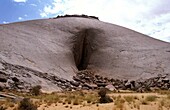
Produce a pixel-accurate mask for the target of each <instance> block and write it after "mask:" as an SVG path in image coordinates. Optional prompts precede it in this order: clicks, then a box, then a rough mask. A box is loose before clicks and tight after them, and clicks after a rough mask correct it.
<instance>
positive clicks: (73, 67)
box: [0, 16, 170, 91]
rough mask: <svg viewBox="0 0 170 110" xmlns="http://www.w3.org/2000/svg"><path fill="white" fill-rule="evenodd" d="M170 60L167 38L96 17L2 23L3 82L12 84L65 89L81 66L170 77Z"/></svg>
mask: <svg viewBox="0 0 170 110" xmlns="http://www.w3.org/2000/svg"><path fill="white" fill-rule="evenodd" d="M169 65H170V44H169V43H165V42H162V41H159V40H156V39H153V38H150V37H148V36H146V35H143V34H140V33H138V32H135V31H133V30H129V29H127V28H124V27H120V26H117V25H113V24H109V23H105V22H102V21H99V20H98V18H97V17H93V16H92V17H87V16H84V17H81V16H68V17H58V18H57V19H56V18H55V19H42V20H33V21H26V22H18V23H11V24H5V25H0V86H5V87H8V88H17V89H18V88H20V89H21V90H22V89H24V90H27V89H29V88H30V87H31V86H34V85H41V86H42V88H43V90H45V91H53V90H61V89H62V88H64V86H63V83H64V82H62V81H65V82H68V83H70V82H71V81H73V76H76V73H78V72H79V71H83V70H88V71H93V73H94V74H98V75H100V76H102V77H108V78H113V79H119V80H122V79H123V80H127V79H128V80H138V79H141V78H142V79H147V78H152V77H157V76H158V74H162V75H165V74H166V77H167V78H169V75H170V68H169ZM58 82H60V83H58ZM62 86H63V87H62Z"/></svg>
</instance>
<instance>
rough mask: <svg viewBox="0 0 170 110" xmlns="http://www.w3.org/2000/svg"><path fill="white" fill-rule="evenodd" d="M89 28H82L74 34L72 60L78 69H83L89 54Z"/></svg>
mask: <svg viewBox="0 0 170 110" xmlns="http://www.w3.org/2000/svg"><path fill="white" fill-rule="evenodd" d="M91 52H92V51H91V46H90V41H89V30H83V31H81V32H79V33H78V34H77V35H76V42H75V44H74V48H73V54H74V60H75V64H76V66H77V68H78V70H85V69H86V68H87V66H88V62H89V59H90V56H91Z"/></svg>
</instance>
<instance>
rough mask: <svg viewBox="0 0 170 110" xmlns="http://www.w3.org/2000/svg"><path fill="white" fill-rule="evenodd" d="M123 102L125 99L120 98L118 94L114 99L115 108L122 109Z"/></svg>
mask: <svg viewBox="0 0 170 110" xmlns="http://www.w3.org/2000/svg"><path fill="white" fill-rule="evenodd" d="M124 103H125V100H124V99H123V98H121V97H120V96H118V97H117V99H116V100H115V103H114V105H115V106H116V108H119V109H120V110H122V109H123V107H124Z"/></svg>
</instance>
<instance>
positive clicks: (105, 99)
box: [98, 88, 113, 103]
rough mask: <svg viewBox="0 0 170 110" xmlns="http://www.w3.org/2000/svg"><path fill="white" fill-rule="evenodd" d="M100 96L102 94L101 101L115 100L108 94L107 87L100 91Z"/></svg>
mask: <svg viewBox="0 0 170 110" xmlns="http://www.w3.org/2000/svg"><path fill="white" fill-rule="evenodd" d="M98 94H99V96H100V100H99V102H100V103H110V102H113V100H112V99H111V98H110V97H109V96H107V95H106V89H105V88H101V89H100V91H99V92H98Z"/></svg>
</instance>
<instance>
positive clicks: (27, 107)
mask: <svg viewBox="0 0 170 110" xmlns="http://www.w3.org/2000/svg"><path fill="white" fill-rule="evenodd" d="M18 110H37V107H36V106H35V105H34V104H33V103H32V102H31V101H30V99H28V98H24V99H23V100H22V101H21V102H20V104H19V106H18Z"/></svg>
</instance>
